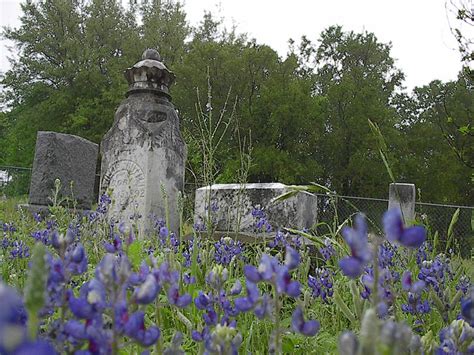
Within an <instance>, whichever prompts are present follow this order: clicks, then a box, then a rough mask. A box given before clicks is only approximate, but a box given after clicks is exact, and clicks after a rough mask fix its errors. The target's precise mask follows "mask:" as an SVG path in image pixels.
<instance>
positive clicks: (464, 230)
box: [316, 194, 474, 257]
mask: <svg viewBox="0 0 474 355" xmlns="http://www.w3.org/2000/svg"><path fill="white" fill-rule="evenodd" d="M317 196H318V202H317V203H318V221H324V222H327V223H332V222H335V223H336V224H337V225H339V224H341V223H343V222H344V221H345V220H346V219H348V218H351V217H353V216H354V214H356V213H357V212H362V213H364V214H365V215H366V217H367V220H368V223H369V229H370V230H371V231H372V232H374V233H379V234H381V233H382V231H383V226H382V216H383V214H384V212H385V211H386V210H387V207H388V200H387V199H376V198H366V197H354V196H337V195H324V194H318V195H317ZM458 209H459V215H458V218H457V221H456V223H454V224H453V226H452V236H453V239H452V244H451V246H452V249H453V250H454V251H456V252H460V253H461V255H462V256H463V257H472V256H473V251H474V230H473V226H472V223H474V207H469V206H456V205H442V204H436V203H423V202H416V203H415V218H416V220H419V221H421V222H423V223H424V224H425V225H426V226H427V228H428V230H429V232H430V235H431V236H434V234H435V233H436V232H437V233H438V237H437V243H438V245H437V246H438V250H440V251H443V250H445V247H446V245H447V240H448V230H449V226H450V225H451V221H452V220H453V216H454V214H455V212H456V211H457V210H458ZM316 229H317V232H319V233H327V231H328V230H327V227H326V226H324V225H319V226H318V227H317V228H316ZM450 249H451V248H450Z"/></svg>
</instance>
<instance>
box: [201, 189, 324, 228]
mask: <svg viewBox="0 0 474 355" xmlns="http://www.w3.org/2000/svg"><path fill="white" fill-rule="evenodd" d="M288 191H290V190H289V188H288V187H287V186H286V185H284V184H281V183H254V184H243V185H241V184H215V185H212V186H210V187H209V186H206V187H202V188H199V189H197V190H196V199H195V218H194V222H195V224H196V225H202V224H203V223H205V221H206V220H207V218H208V213H209V211H211V217H212V220H213V224H214V226H215V229H216V231H217V232H236V233H240V234H242V233H243V234H246V235H252V234H261V235H263V236H265V235H266V236H269V235H274V233H275V231H276V230H277V229H279V228H283V227H289V228H295V229H304V228H310V227H312V226H313V224H315V223H316V218H317V197H316V196H314V195H310V194H306V193H298V194H296V195H295V196H292V197H290V198H288V199H286V200H283V201H274V199H275V198H276V197H278V196H280V195H281V194H283V193H286V192H288ZM209 197H210V202H211V203H210V206H209ZM255 209H259V210H262V211H263V212H264V213H265V217H266V219H267V221H268V223H269V224H270V225H271V226H272V229H273V231H272V232H266V228H265V227H263V228H262V229H261V230H257V229H256V222H257V221H258V220H259V218H258V217H257V218H256V217H255V216H253V215H252V211H254V210H255Z"/></svg>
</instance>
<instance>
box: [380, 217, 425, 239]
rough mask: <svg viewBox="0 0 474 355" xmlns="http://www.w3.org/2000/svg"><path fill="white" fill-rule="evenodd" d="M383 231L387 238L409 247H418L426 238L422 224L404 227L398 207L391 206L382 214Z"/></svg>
mask: <svg viewBox="0 0 474 355" xmlns="http://www.w3.org/2000/svg"><path fill="white" fill-rule="evenodd" d="M383 225H384V231H385V234H386V236H387V239H388V240H389V241H391V242H398V243H400V244H401V245H403V246H405V247H409V248H418V247H420V246H421V245H422V244H423V242H424V241H425V240H426V229H425V228H424V227H422V226H412V227H408V228H405V226H404V225H403V220H402V215H401V213H400V210H399V209H398V208H392V209H390V210H388V211H387V212H385V214H384V216H383Z"/></svg>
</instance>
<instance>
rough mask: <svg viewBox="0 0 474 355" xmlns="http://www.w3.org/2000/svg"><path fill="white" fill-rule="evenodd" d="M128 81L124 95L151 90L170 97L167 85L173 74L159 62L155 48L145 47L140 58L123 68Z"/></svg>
mask: <svg viewBox="0 0 474 355" xmlns="http://www.w3.org/2000/svg"><path fill="white" fill-rule="evenodd" d="M125 78H126V79H127V81H128V85H129V88H128V91H127V94H126V96H129V95H130V94H133V93H137V92H152V93H155V94H157V95H160V96H164V97H166V98H168V99H171V96H170V94H169V87H170V86H171V84H172V83H173V82H174V79H175V76H174V74H173V73H172V72H171V71H170V70H168V68H167V67H166V66H165V65H164V64H163V63H162V62H161V56H160V54H159V53H158V51H157V50H156V49H150V48H148V49H146V50H145V51H144V52H143V54H142V60H141V61H139V62H138V63H136V64H135V65H134V66H133V67H131V68H128V69H127V70H125Z"/></svg>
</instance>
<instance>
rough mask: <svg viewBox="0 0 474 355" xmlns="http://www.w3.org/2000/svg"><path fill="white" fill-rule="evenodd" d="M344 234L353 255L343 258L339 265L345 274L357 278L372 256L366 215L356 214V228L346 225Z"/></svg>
mask: <svg viewBox="0 0 474 355" xmlns="http://www.w3.org/2000/svg"><path fill="white" fill-rule="evenodd" d="M342 236H343V237H344V240H345V241H346V243H347V244H348V245H349V248H350V251H351V256H348V257H345V258H343V259H341V260H340V261H339V267H340V268H341V270H342V273H343V274H344V275H346V276H348V277H351V278H356V277H358V276H360V275H361V274H362V272H363V271H364V266H365V265H366V264H367V263H368V262H369V260H370V258H371V255H370V250H369V245H368V241H367V223H366V221H365V218H364V216H363V215H361V214H358V215H356V217H355V221H354V228H349V227H344V228H343V229H342Z"/></svg>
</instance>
